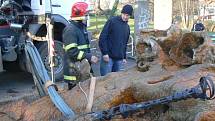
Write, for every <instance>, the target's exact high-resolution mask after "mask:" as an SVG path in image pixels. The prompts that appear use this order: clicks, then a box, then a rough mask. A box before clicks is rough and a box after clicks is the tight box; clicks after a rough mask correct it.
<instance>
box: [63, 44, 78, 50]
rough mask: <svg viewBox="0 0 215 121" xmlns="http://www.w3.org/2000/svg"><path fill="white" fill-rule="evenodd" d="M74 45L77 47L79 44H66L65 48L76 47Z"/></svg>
mask: <svg viewBox="0 0 215 121" xmlns="http://www.w3.org/2000/svg"><path fill="white" fill-rule="evenodd" d="M74 47H77V44H76V43H72V44H69V45H66V46H65V47H64V50H65V51H68V50H69V49H71V48H74Z"/></svg>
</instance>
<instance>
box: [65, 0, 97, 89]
mask: <svg viewBox="0 0 215 121" xmlns="http://www.w3.org/2000/svg"><path fill="white" fill-rule="evenodd" d="M87 15H88V4H87V3H85V2H77V3H75V4H74V5H73V6H72V12H71V20H70V24H69V25H67V26H66V27H65V29H64V31H63V41H64V52H65V54H64V81H65V82H66V83H68V89H69V90H70V89H72V88H73V87H74V86H75V85H76V84H77V82H79V81H80V80H79V77H80V75H79V73H78V72H77V70H76V68H75V67H74V63H76V62H79V61H82V60H83V59H87V60H88V62H89V63H97V61H98V58H97V57H96V56H93V55H92V54H91V52H90V46H89V44H90V43H89V39H88V32H87V30H86V27H87V19H88V16H87Z"/></svg>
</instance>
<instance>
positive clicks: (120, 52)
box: [99, 5, 133, 76]
mask: <svg viewBox="0 0 215 121" xmlns="http://www.w3.org/2000/svg"><path fill="white" fill-rule="evenodd" d="M132 12H133V8H132V6H131V5H125V6H124V7H123V9H122V11H121V16H116V17H113V18H110V19H109V20H108V21H107V22H106V24H105V26H104V28H103V30H102V32H101V34H100V37H99V47H100V50H101V53H102V59H101V63H100V73H101V76H104V75H106V74H107V73H109V72H117V71H120V70H123V68H124V67H123V65H124V63H126V47H127V42H128V39H129V36H130V27H129V25H128V19H129V18H130V16H131V15H132Z"/></svg>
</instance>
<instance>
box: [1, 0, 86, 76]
mask: <svg viewBox="0 0 215 121" xmlns="http://www.w3.org/2000/svg"><path fill="white" fill-rule="evenodd" d="M9 1H10V2H11V1H12V2H14V3H16V4H18V5H19V6H21V7H22V9H23V10H24V11H22V12H18V13H17V15H16V17H13V16H12V17H13V18H14V21H13V22H15V23H16V22H17V21H18V23H19V24H20V22H19V21H20V20H16V18H22V17H23V18H28V17H29V18H31V20H32V22H30V23H29V24H28V31H29V33H31V35H34V36H36V37H41V38H45V37H46V35H47V27H46V23H45V17H46V14H47V13H50V14H51V17H52V20H53V36H54V41H55V57H54V62H55V64H54V65H55V68H54V73H55V76H56V79H57V80H61V79H62V77H63V43H62V33H63V29H64V27H65V26H66V25H67V24H69V19H70V13H71V8H72V5H73V4H74V3H75V2H78V0H75V1H73V0H51V1H50V0H0V2H1V4H0V5H1V6H3V4H5V3H6V2H9ZM79 1H81V0H79ZM82 1H83V0H82ZM0 16H1V15H0ZM1 18H2V17H0V40H1V41H0V47H1V55H0V56H1V58H0V64H1V62H2V63H3V64H1V68H2V67H3V68H4V70H8V71H14V70H16V69H15V68H14V65H17V64H19V67H20V68H21V69H22V70H25V71H26V70H27V71H28V69H27V68H26V61H25V58H24V56H23V54H22V51H23V50H22V49H21V47H20V46H19V45H20V43H22V42H23V41H21V40H20V36H21V34H22V32H21V31H20V30H15V29H13V28H11V27H10V26H9V25H11V23H8V21H7V20H3V19H1ZM21 24H22V23H21ZM32 41H33V43H34V45H35V46H36V47H37V49H38V52H39V53H40V56H41V59H42V61H43V63H44V65H45V68H46V69H47V70H48V72H50V66H49V54H48V44H47V40H39V41H38V40H37V39H35V40H34V39H33V40H32ZM8 48H13V49H11V50H10V49H9V50H8ZM9 51H10V52H9ZM8 53H9V54H8ZM10 54H11V55H10ZM5 55H8V57H7V58H6V57H5ZM9 57H10V58H9ZM8 58H9V59H8ZM1 68H0V71H3V70H2V69H1Z"/></svg>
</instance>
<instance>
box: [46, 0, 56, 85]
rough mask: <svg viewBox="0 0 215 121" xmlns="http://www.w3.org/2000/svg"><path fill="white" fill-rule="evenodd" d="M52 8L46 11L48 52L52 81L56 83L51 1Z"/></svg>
mask: <svg viewBox="0 0 215 121" xmlns="http://www.w3.org/2000/svg"><path fill="white" fill-rule="evenodd" d="M49 4H50V8H49V9H48V10H46V27H47V40H48V49H49V50H48V52H49V65H50V69H51V81H52V82H54V81H55V76H54V53H55V52H54V39H53V21H52V19H51V15H52V7H51V4H52V2H51V0H49Z"/></svg>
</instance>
